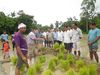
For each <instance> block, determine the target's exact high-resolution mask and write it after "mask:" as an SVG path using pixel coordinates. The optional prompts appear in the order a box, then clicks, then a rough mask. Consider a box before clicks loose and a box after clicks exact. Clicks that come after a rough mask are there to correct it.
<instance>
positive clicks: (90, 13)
mask: <svg viewBox="0 0 100 75" xmlns="http://www.w3.org/2000/svg"><path fill="white" fill-rule="evenodd" d="M95 3H96V0H83V1H82V3H81V10H82V12H81V14H80V17H81V19H83V18H84V19H85V20H86V30H87V31H88V22H89V21H90V20H92V19H93V18H94V16H95Z"/></svg>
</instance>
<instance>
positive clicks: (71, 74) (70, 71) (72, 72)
mask: <svg viewBox="0 0 100 75" xmlns="http://www.w3.org/2000/svg"><path fill="white" fill-rule="evenodd" d="M66 75H75V72H74V70H73V69H69V70H68V71H67V74H66Z"/></svg>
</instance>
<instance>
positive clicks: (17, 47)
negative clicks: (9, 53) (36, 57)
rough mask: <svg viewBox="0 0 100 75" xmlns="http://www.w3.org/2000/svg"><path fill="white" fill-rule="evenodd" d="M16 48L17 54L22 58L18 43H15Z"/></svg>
mask: <svg viewBox="0 0 100 75" xmlns="http://www.w3.org/2000/svg"><path fill="white" fill-rule="evenodd" d="M16 50H17V52H18V54H19V56H20V57H22V59H23V58H24V57H25V56H24V55H23V53H22V51H21V49H20V47H19V45H16Z"/></svg>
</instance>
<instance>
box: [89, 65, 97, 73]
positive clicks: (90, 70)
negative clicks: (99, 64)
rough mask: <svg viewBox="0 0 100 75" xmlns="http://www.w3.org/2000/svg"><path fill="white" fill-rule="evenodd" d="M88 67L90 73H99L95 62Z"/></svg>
mask: <svg viewBox="0 0 100 75" xmlns="http://www.w3.org/2000/svg"><path fill="white" fill-rule="evenodd" d="M88 68H89V74H90V75H97V72H96V65H95V64H90V65H89V67H88Z"/></svg>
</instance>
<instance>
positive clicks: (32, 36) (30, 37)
mask: <svg viewBox="0 0 100 75" xmlns="http://www.w3.org/2000/svg"><path fill="white" fill-rule="evenodd" d="M35 38H36V36H35V34H34V33H33V32H30V33H29V34H28V35H27V43H28V44H33V43H34V39H35Z"/></svg>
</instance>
